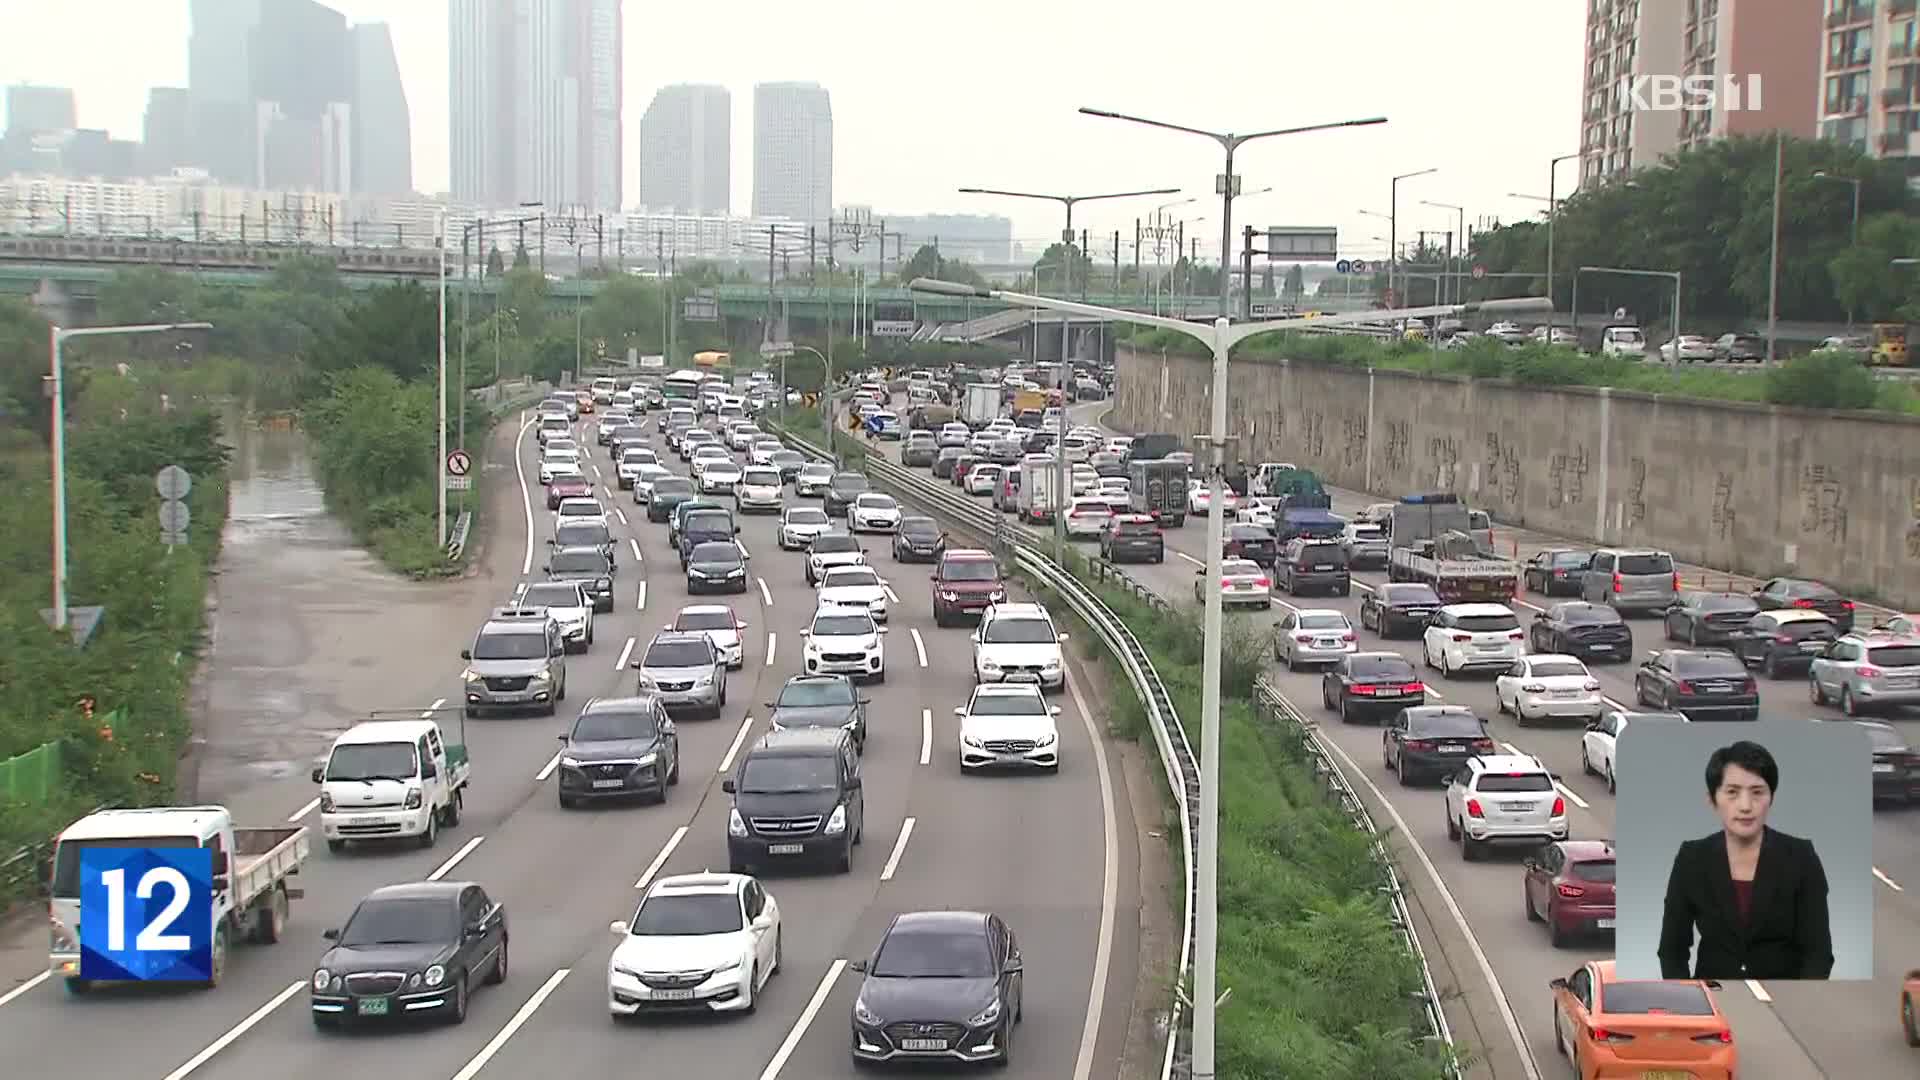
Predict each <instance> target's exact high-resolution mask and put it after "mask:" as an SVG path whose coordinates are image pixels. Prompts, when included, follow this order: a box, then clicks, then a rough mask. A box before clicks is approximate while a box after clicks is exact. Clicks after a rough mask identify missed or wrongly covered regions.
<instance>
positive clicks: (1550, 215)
mask: <svg viewBox="0 0 1920 1080" xmlns="http://www.w3.org/2000/svg"><path fill="white" fill-rule="evenodd" d="M1579 158H1580V155H1579V154H1561V155H1560V156H1559V157H1557V158H1554V159H1553V160H1552V161H1549V162H1548V163H1547V299H1548V300H1552V299H1553V219H1555V218H1557V217H1559V216H1560V198H1559V190H1560V189H1559V188H1558V187H1556V186H1555V181H1557V180H1558V179H1559V178H1560V163H1561V162H1563V161H1578V160H1579ZM1674 317H1675V318H1676V319H1677V318H1679V312H1675V313H1674ZM1574 318H1576V319H1577V318H1579V316H1578V315H1575V316H1574ZM1547 325H1548V326H1552V325H1553V320H1551V319H1549V320H1547ZM1573 330H1574V333H1579V332H1580V328H1579V327H1578V326H1575V327H1574V328H1573Z"/></svg>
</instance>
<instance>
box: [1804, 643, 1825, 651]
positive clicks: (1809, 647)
mask: <svg viewBox="0 0 1920 1080" xmlns="http://www.w3.org/2000/svg"><path fill="white" fill-rule="evenodd" d="M1825 647H1826V642H1824V641H1803V642H1801V643H1800V651H1801V652H1819V651H1820V650H1821V649H1823V648H1825Z"/></svg>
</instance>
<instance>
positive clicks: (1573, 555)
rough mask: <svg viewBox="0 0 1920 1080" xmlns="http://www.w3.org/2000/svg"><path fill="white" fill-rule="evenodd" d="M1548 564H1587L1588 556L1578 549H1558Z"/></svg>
mask: <svg viewBox="0 0 1920 1080" xmlns="http://www.w3.org/2000/svg"><path fill="white" fill-rule="evenodd" d="M1547 565H1548V566H1574V567H1578V566H1585V565H1587V557H1586V556H1585V555H1583V554H1581V553H1580V552H1578V551H1557V552H1555V553H1554V554H1553V557H1552V558H1550V559H1548V560H1547Z"/></svg>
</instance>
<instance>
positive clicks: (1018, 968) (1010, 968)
mask: <svg viewBox="0 0 1920 1080" xmlns="http://www.w3.org/2000/svg"><path fill="white" fill-rule="evenodd" d="M1026 969H1027V964H1026V961H1024V960H1022V959H1020V958H1019V957H1017V956H1016V957H1014V958H1013V959H1011V960H1009V961H1007V966H1006V968H1005V969H1004V970H1005V971H1006V973H1007V974H1009V975H1018V974H1020V973H1021V972H1022V971H1025V970H1026Z"/></svg>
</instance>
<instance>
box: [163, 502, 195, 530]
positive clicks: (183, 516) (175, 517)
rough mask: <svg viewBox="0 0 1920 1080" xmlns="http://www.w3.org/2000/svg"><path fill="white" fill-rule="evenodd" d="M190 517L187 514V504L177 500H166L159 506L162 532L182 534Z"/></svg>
mask: <svg viewBox="0 0 1920 1080" xmlns="http://www.w3.org/2000/svg"><path fill="white" fill-rule="evenodd" d="M191 519H192V515H190V514H189V513H187V504H186V503H183V502H180V501H179V500H177V499H168V500H166V501H165V502H163V503H161V504H160V528H161V530H162V531H164V532H170V533H183V532H186V531H187V523H188V521H190V520H191Z"/></svg>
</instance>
